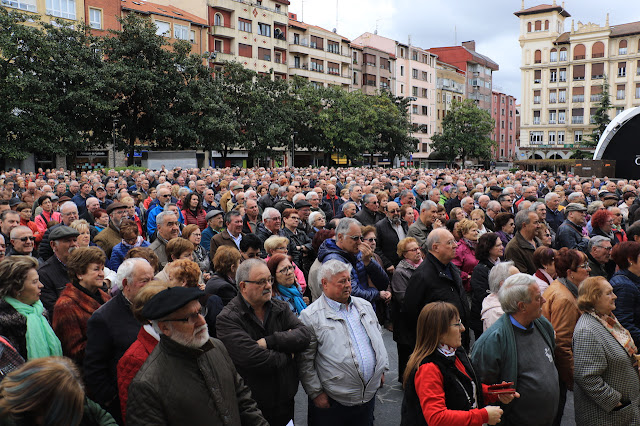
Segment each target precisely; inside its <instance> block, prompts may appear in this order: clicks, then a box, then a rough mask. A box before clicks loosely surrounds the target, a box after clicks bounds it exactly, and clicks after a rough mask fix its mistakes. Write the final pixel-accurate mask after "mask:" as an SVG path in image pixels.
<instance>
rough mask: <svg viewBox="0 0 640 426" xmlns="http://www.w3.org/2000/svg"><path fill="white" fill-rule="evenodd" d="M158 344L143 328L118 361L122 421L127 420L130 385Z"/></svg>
mask: <svg viewBox="0 0 640 426" xmlns="http://www.w3.org/2000/svg"><path fill="white" fill-rule="evenodd" d="M157 344H158V341H157V340H156V338H155V337H153V336H152V335H150V334H149V333H147V330H145V329H144V327H141V328H140V332H139V333H138V339H137V340H136V341H135V342H133V344H132V345H131V346H130V347H129V349H127V351H126V352H125V353H124V355H122V358H120V361H118V370H117V371H118V396H119V397H120V408H121V409H122V420H124V419H125V414H126V413H127V398H128V397H129V385H130V384H131V382H132V381H133V379H134V377H136V374H138V371H139V370H140V368H141V367H142V364H144V362H145V361H146V360H147V358H148V357H149V355H150V354H151V352H153V350H154V349H155V347H156V345H157Z"/></svg>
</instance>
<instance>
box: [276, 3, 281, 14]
mask: <svg viewBox="0 0 640 426" xmlns="http://www.w3.org/2000/svg"><path fill="white" fill-rule="evenodd" d="M276 12H278V13H280V12H281V6H280V5H279V4H276Z"/></svg>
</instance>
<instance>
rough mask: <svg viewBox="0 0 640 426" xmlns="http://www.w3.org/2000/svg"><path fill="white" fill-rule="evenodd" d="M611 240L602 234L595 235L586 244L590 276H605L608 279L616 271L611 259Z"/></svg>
mask: <svg viewBox="0 0 640 426" xmlns="http://www.w3.org/2000/svg"><path fill="white" fill-rule="evenodd" d="M611 249H612V246H611V240H610V239H609V238H607V237H604V236H602V235H596V236H594V237H593V238H591V239H590V240H589V244H588V245H587V250H588V251H587V258H588V260H589V266H590V267H591V271H589V276H590V277H605V278H606V279H607V280H610V279H611V277H612V276H613V274H614V272H615V271H616V263H615V262H614V261H613V260H611Z"/></svg>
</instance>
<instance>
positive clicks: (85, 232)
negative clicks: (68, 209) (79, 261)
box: [69, 219, 95, 247]
mask: <svg viewBox="0 0 640 426" xmlns="http://www.w3.org/2000/svg"><path fill="white" fill-rule="evenodd" d="M69 226H70V227H71V228H73V229H75V230H76V231H78V234H80V235H78V238H77V240H76V242H77V243H78V247H90V246H95V244H94V243H93V242H92V241H91V225H89V222H87V221H86V220H84V219H78V220H74V221H73V222H71V223H70V224H69Z"/></svg>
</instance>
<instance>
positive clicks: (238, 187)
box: [231, 183, 244, 191]
mask: <svg viewBox="0 0 640 426" xmlns="http://www.w3.org/2000/svg"><path fill="white" fill-rule="evenodd" d="M236 189H244V186H242V185H240V184H239V183H238V184H235V185H233V187H231V190H232V191H235V190H236Z"/></svg>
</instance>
